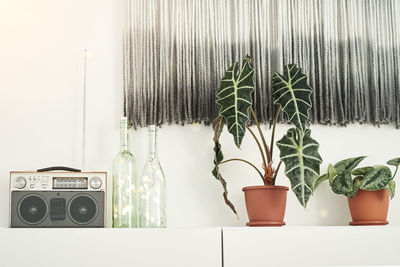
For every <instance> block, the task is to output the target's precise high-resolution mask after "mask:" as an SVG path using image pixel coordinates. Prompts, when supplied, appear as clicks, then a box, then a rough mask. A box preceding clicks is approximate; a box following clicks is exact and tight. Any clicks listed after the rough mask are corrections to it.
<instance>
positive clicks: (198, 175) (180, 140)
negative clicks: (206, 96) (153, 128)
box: [0, 0, 400, 227]
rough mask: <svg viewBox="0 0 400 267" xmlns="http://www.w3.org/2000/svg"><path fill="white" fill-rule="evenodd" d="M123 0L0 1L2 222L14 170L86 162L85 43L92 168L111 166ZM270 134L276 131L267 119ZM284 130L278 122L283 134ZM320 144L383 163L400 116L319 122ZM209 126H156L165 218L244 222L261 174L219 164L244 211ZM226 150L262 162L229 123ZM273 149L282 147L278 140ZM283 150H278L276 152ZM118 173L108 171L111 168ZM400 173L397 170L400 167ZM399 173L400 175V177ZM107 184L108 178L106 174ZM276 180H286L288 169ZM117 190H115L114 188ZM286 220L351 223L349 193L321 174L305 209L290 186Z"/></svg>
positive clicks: (333, 157)
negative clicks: (370, 121)
mask: <svg viewBox="0 0 400 267" xmlns="http://www.w3.org/2000/svg"><path fill="white" fill-rule="evenodd" d="M121 3H122V1H115V0H96V1H95V0H86V1H80V0H70V1H50V0H36V1H30V0H2V1H0V36H1V41H0V122H1V124H0V150H1V153H0V162H1V164H0V225H1V226H6V225H7V221H8V219H7V217H8V182H9V181H8V179H9V171H10V170H34V169H37V168H41V167H47V166H52V165H67V166H72V167H78V168H79V167H80V164H81V143H80V141H81V130H82V128H81V126H82V125H81V120H82V114H81V111H82V110H81V108H82V105H81V104H82V103H81V101H82V67H83V50H84V49H85V48H87V49H88V51H89V58H88V75H87V80H88V84H87V90H88V94H87V97H88V103H87V122H88V127H87V161H86V166H87V169H88V170H97V171H110V170H111V163H112V159H113V157H114V155H115V154H116V153H117V152H118V148H119V132H118V131H119V116H120V115H121V110H122V95H121V93H122V89H121V87H122V5H121ZM262 128H263V129H264V130H265V132H266V135H267V136H269V134H270V131H269V130H268V127H267V126H265V125H264V126H263V127H262ZM286 130H287V126H286V125H283V126H282V125H279V127H278V131H277V135H276V136H277V139H279V138H280V137H281V136H282V134H283V133H284V132H285V131H286ZM312 131H313V132H312V136H313V137H314V138H315V139H316V140H318V142H319V143H320V145H321V149H320V152H321V155H322V157H323V159H324V163H323V165H322V170H326V168H327V166H328V164H329V163H331V162H333V163H334V162H336V161H338V160H341V159H343V158H345V157H351V156H357V155H368V156H370V157H369V158H368V159H367V160H365V163H368V164H382V163H384V162H386V160H388V159H390V158H393V157H395V156H399V155H400V143H399V141H398V140H400V131H399V130H396V129H395V128H394V126H392V125H389V126H382V127H381V128H377V127H373V126H371V125H362V126H360V125H352V126H349V127H346V128H340V127H327V126H312ZM212 135H213V133H212V129H211V127H205V126H200V125H191V126H185V127H182V126H176V125H174V126H164V127H163V128H162V129H160V131H159V152H160V161H161V164H162V166H163V168H164V172H165V175H166V179H167V202H168V203H167V209H168V210H167V213H168V225H169V226H172V227H181V226H183V227H208V226H242V225H244V224H245V222H246V221H247V218H246V217H247V216H246V212H245V206H244V199H243V192H242V191H241V188H242V187H244V186H248V185H258V184H260V180H259V178H258V177H257V174H256V173H255V172H254V171H253V170H252V169H251V168H249V167H247V166H246V165H242V164H241V163H228V164H226V165H225V166H223V167H222V168H221V169H222V173H223V175H224V177H225V178H226V180H227V182H228V189H229V196H230V198H231V199H232V201H233V202H234V204H235V205H236V207H237V209H238V211H239V216H240V220H238V219H237V218H236V216H234V215H233V214H232V213H231V211H230V210H229V209H228V207H227V206H226V205H225V204H224V202H223V199H222V189H221V185H220V184H219V182H218V181H216V180H215V179H214V178H213V177H212V175H211V169H212V167H213V166H212V161H213V151H212V146H213V143H212ZM131 139H132V151H133V152H134V154H135V156H136V158H137V161H138V166H139V169H141V167H142V166H143V165H144V162H145V157H146V153H147V152H146V150H147V133H146V130H145V129H141V130H139V131H136V132H132V138H131ZM222 148H223V152H224V154H225V157H226V158H229V157H236V156H240V157H244V158H247V159H249V160H251V161H252V162H254V163H255V164H258V165H260V163H261V160H260V158H259V154H258V150H257V147H256V145H255V143H254V141H253V140H252V138H251V136H250V135H249V134H247V135H246V136H245V138H244V142H243V145H242V150H238V149H236V148H235V147H234V145H233V140H232V137H231V136H230V135H228V133H227V131H225V132H224V133H223V137H222ZM275 151H276V149H275ZM277 156H278V153H276V154H275V159H277ZM108 177H109V178H111V175H110V174H109V176H108ZM399 177H400V176H399ZM399 177H397V181H400V180H399ZM108 181H109V185H110V183H111V179H108ZM277 182H278V184H281V185H288V184H289V182H288V180H287V179H286V178H284V177H282V173H281V175H280V177H279V178H278V181H277ZM397 194H398V196H396V197H395V199H394V200H393V201H391V203H390V211H389V218H388V219H389V221H390V224H391V225H400V212H398V211H399V210H400V193H399V191H398V190H397ZM108 199H109V200H111V198H108ZM286 211H287V212H286V218H285V221H286V223H287V225H289V226H296V225H347V224H348V222H349V221H350V215H349V212H348V207H347V201H346V199H345V198H344V197H343V196H339V195H335V194H333V193H332V192H331V191H330V189H329V188H328V186H327V184H323V185H322V186H321V188H320V190H318V191H317V192H316V193H315V195H314V197H313V198H312V199H311V200H310V201H309V205H308V208H307V210H304V209H303V208H302V207H301V206H300V205H299V204H298V202H297V200H296V199H295V197H294V195H293V193H292V192H289V193H288V204H287V210H286Z"/></svg>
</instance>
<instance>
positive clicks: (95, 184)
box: [90, 176, 102, 189]
mask: <svg viewBox="0 0 400 267" xmlns="http://www.w3.org/2000/svg"><path fill="white" fill-rule="evenodd" d="M101 185H102V182H101V179H100V177H97V176H95V177H92V178H91V179H90V187H91V188H93V189H99V188H100V187H101Z"/></svg>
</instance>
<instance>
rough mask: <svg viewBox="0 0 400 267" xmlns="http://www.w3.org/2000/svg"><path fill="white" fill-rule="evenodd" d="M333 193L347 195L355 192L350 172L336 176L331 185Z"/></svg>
mask: <svg viewBox="0 0 400 267" xmlns="http://www.w3.org/2000/svg"><path fill="white" fill-rule="evenodd" d="M331 187H332V191H333V192H335V193H336V194H342V195H347V194H348V193H350V192H352V191H353V180H352V178H351V173H350V172H341V173H339V174H338V175H336V177H335V179H333V182H332V184H331Z"/></svg>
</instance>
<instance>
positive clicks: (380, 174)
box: [313, 156, 400, 225]
mask: <svg viewBox="0 0 400 267" xmlns="http://www.w3.org/2000/svg"><path fill="white" fill-rule="evenodd" d="M365 158H366V157H364V156H362V157H355V158H349V159H345V160H342V161H340V162H338V163H336V164H335V165H329V167H328V173H327V174H324V175H321V176H320V177H319V178H318V179H317V180H315V184H314V186H313V187H314V190H316V189H317V187H318V186H319V185H320V184H321V182H323V181H325V180H329V184H330V186H331V188H332V191H333V192H335V193H336V194H341V195H345V196H346V197H347V198H348V203H349V208H350V213H351V217H352V219H353V221H352V222H350V225H385V224H388V221H387V220H386V219H387V214H388V208H389V196H390V198H393V197H394V189H395V186H396V183H395V181H394V180H393V179H394V177H395V176H396V173H397V170H398V168H399V165H400V158H395V159H392V160H389V161H388V162H387V164H388V165H391V166H394V167H396V170H395V172H394V174H393V175H392V172H391V170H390V169H389V167H387V166H383V165H375V166H367V167H362V168H357V169H356V167H357V166H358V164H360V162H361V161H362V160H363V159H365Z"/></svg>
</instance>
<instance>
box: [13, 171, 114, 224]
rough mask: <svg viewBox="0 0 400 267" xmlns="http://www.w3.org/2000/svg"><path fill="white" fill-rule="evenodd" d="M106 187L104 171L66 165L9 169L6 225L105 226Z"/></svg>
mask: <svg viewBox="0 0 400 267" xmlns="http://www.w3.org/2000/svg"><path fill="white" fill-rule="evenodd" d="M59 170H65V171H64V172H59ZM54 171H57V172H54ZM106 187H107V173H106V172H81V171H80V170H76V169H71V168H66V167H51V168H45V169H41V170H38V171H37V172H18V171H12V172H10V226H11V227H105V222H106Z"/></svg>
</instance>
